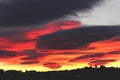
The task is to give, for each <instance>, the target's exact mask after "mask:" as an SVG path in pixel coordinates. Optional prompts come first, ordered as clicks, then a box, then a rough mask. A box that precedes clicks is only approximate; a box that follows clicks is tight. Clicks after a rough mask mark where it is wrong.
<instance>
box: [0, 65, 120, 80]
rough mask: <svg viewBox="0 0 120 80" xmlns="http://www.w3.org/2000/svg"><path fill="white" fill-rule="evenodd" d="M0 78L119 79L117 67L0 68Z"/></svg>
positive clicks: (29, 79)
mask: <svg viewBox="0 0 120 80" xmlns="http://www.w3.org/2000/svg"><path fill="white" fill-rule="evenodd" d="M0 80H120V69H119V68H113V67H111V68H106V67H100V68H90V67H85V68H83V69H77V70H71V71H67V70H66V71H51V72H36V71H26V72H25V73H23V72H21V71H15V70H9V71H3V70H0Z"/></svg>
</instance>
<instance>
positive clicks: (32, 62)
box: [20, 61, 39, 65]
mask: <svg viewBox="0 0 120 80" xmlns="http://www.w3.org/2000/svg"><path fill="white" fill-rule="evenodd" d="M37 63H39V61H28V62H22V63H20V64H24V65H27V64H37Z"/></svg>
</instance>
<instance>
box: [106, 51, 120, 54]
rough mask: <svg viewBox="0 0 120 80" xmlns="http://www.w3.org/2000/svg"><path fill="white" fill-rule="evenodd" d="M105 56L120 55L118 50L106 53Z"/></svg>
mask: <svg viewBox="0 0 120 80" xmlns="http://www.w3.org/2000/svg"><path fill="white" fill-rule="evenodd" d="M106 54H120V50H118V51H112V52H108V53H106Z"/></svg>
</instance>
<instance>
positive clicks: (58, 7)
mask: <svg viewBox="0 0 120 80" xmlns="http://www.w3.org/2000/svg"><path fill="white" fill-rule="evenodd" d="M119 3H120V0H0V69H4V70H11V69H15V70H22V71H25V70H36V71H51V70H66V69H67V70H71V69H76V68H83V67H85V66H95V65H98V66H101V65H105V66H108V67H110V66H113V67H120V16H119V14H120V5H119Z"/></svg>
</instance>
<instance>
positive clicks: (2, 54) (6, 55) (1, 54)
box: [0, 50, 19, 58]
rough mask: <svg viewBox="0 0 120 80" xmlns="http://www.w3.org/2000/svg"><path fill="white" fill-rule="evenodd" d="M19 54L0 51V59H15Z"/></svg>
mask: <svg viewBox="0 0 120 80" xmlns="http://www.w3.org/2000/svg"><path fill="white" fill-rule="evenodd" d="M18 54H19V53H17V52H14V51H7V50H0V58H12V57H16V56H17V55H18Z"/></svg>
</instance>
